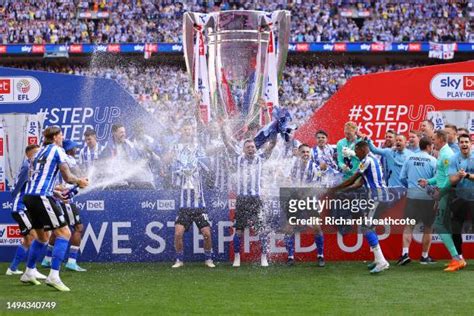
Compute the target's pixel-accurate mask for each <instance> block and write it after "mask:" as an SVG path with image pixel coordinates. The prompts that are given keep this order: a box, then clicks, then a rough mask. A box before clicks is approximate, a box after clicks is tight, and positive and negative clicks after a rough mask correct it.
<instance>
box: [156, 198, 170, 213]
mask: <svg viewBox="0 0 474 316" xmlns="http://www.w3.org/2000/svg"><path fill="white" fill-rule="evenodd" d="M156 203H157V204H156V209H157V210H158V211H173V210H174V209H175V204H174V200H157V201H156Z"/></svg>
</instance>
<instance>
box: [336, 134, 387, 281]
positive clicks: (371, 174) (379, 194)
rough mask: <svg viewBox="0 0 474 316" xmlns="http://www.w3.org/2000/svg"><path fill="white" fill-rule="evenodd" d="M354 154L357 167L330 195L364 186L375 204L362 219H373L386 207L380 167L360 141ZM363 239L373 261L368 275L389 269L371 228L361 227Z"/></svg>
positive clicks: (385, 193)
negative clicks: (368, 247)
mask: <svg viewBox="0 0 474 316" xmlns="http://www.w3.org/2000/svg"><path fill="white" fill-rule="evenodd" d="M355 154H356V155H357V158H358V159H359V160H360V163H359V167H358V169H357V170H356V171H355V173H354V174H353V175H352V176H351V177H350V178H349V179H347V180H345V181H344V182H342V183H341V184H340V185H338V186H336V187H334V188H332V189H331V190H330V193H335V192H337V191H339V190H342V189H346V188H348V189H354V188H357V187H360V186H362V185H364V187H365V189H366V190H367V193H368V198H369V199H370V200H373V201H374V202H375V203H374V205H373V207H372V208H369V210H368V211H364V214H363V215H364V217H374V215H375V214H377V212H379V211H381V210H382V209H383V208H385V207H386V206H387V201H388V191H387V187H386V185H385V182H384V179H383V172H382V167H381V166H380V163H379V161H378V160H377V158H376V157H375V156H374V155H372V154H371V153H370V150H369V144H368V143H367V142H366V141H360V142H358V143H357V144H356V145H355ZM362 229H363V234H364V237H365V238H366V240H367V242H368V243H369V246H370V248H371V251H372V252H373V253H374V257H375V260H374V262H373V263H371V264H370V265H369V269H370V273H379V272H382V271H384V270H387V269H388V268H389V266H390V265H389V263H388V261H387V260H385V257H384V255H383V253H382V248H381V247H380V244H379V240H378V236H377V234H376V233H375V232H374V230H373V229H372V228H371V227H368V226H365V225H363V226H362Z"/></svg>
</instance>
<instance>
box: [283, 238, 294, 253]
mask: <svg viewBox="0 0 474 316" xmlns="http://www.w3.org/2000/svg"><path fill="white" fill-rule="evenodd" d="M284 240H285V246H286V251H287V252H288V257H294V256H295V235H285V239H284Z"/></svg>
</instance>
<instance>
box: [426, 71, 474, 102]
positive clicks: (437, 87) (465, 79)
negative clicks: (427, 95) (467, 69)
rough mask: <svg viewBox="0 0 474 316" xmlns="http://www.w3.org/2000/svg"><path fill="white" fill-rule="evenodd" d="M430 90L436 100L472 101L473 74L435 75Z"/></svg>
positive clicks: (473, 94)
mask: <svg viewBox="0 0 474 316" xmlns="http://www.w3.org/2000/svg"><path fill="white" fill-rule="evenodd" d="M430 90H431V94H432V95H433V96H434V97H435V98H437V99H438V100H474V73H441V74H437V75H436V76H434V77H433V79H431V82H430Z"/></svg>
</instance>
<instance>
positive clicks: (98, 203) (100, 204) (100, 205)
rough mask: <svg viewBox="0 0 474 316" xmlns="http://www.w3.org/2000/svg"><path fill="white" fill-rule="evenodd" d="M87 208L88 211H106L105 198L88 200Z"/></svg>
mask: <svg viewBox="0 0 474 316" xmlns="http://www.w3.org/2000/svg"><path fill="white" fill-rule="evenodd" d="M86 210H88V211H104V210H105V203H104V200H90V201H86Z"/></svg>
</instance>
